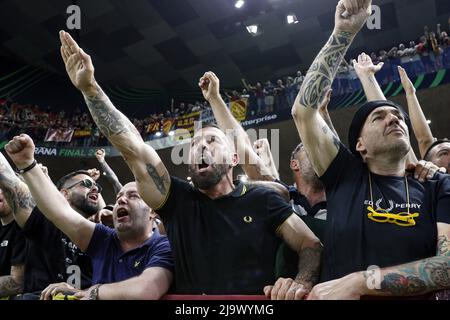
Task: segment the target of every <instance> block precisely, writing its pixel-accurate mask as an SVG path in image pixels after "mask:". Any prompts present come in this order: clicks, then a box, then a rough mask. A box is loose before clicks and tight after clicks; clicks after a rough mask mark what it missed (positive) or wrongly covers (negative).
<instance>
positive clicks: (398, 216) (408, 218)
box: [367, 171, 419, 227]
mask: <svg viewBox="0 0 450 320" xmlns="http://www.w3.org/2000/svg"><path fill="white" fill-rule="evenodd" d="M405 189H406V202H407V204H406V209H407V212H400V213H389V212H386V211H388V210H389V209H388V210H383V209H381V208H380V209H377V210H383V211H385V212H377V210H375V209H374V208H373V205H374V202H373V192H372V175H371V173H370V171H369V190H370V201H371V203H372V205H369V206H367V211H368V213H367V217H368V218H369V219H370V220H372V221H375V222H378V223H385V222H388V223H395V224H396V225H398V226H402V227H410V226H414V225H416V221H415V220H414V218H417V217H418V216H419V213H418V212H416V213H409V207H410V202H409V188H408V179H407V178H406V175H405ZM377 206H378V205H377Z"/></svg>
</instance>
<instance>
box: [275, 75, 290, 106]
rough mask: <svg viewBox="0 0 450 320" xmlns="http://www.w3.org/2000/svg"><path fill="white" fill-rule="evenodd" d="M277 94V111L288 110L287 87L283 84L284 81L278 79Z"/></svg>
mask: <svg viewBox="0 0 450 320" xmlns="http://www.w3.org/2000/svg"><path fill="white" fill-rule="evenodd" d="M274 92H275V109H276V110H281V109H284V108H287V105H288V104H287V97H286V87H285V86H284V84H283V80H281V79H278V80H277V85H276V86H275V88H274Z"/></svg>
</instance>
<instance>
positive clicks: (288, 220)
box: [60, 31, 321, 299]
mask: <svg viewBox="0 0 450 320" xmlns="http://www.w3.org/2000/svg"><path fill="white" fill-rule="evenodd" d="M60 37H61V44H62V47H61V54H62V57H63V60H64V63H65V65H66V71H67V73H68V75H69V78H70V80H71V81H72V83H73V84H74V86H75V87H76V88H77V89H79V90H80V91H81V92H82V93H83V95H84V97H85V101H86V103H87V106H88V108H89V111H90V112H91V114H92V117H93V119H94V121H95V122H96V124H97V126H98V127H99V128H100V130H101V131H102V132H103V134H104V135H105V136H106V137H107V138H108V140H109V141H110V142H111V143H112V144H113V145H114V146H115V147H116V148H117V149H118V150H119V151H120V152H121V154H122V156H123V157H124V159H125V161H126V162H127V164H128V166H129V167H130V169H131V171H132V172H133V174H134V176H135V179H136V183H137V187H138V190H139V193H140V195H141V196H142V198H143V199H144V201H145V202H146V203H147V204H148V205H149V206H150V207H151V208H153V209H154V210H155V211H156V212H158V213H159V214H160V216H161V218H162V219H163V220H164V224H165V226H166V229H167V236H168V238H169V241H170V243H171V246H172V251H173V256H174V260H175V290H176V292H177V293H183V294H189V293H191V294H202V293H206V294H255V293H262V292H263V288H264V287H265V286H267V287H266V288H265V289H264V290H265V293H266V295H267V296H270V297H271V298H273V299H276V298H278V299H294V298H297V299H300V298H302V297H303V296H304V294H305V293H306V292H308V291H309V290H310V288H311V286H313V285H314V283H315V282H316V281H317V275H318V274H317V271H318V268H319V263H320V254H321V244H320V241H319V240H318V239H317V237H315V236H314V234H313V233H312V232H311V231H310V230H309V229H308V228H307V227H306V226H305V224H304V223H303V222H302V221H301V219H300V218H299V217H297V216H296V215H295V214H292V210H291V208H290V206H289V205H288V204H287V203H286V202H285V201H284V200H283V199H282V198H281V197H280V196H279V195H278V194H277V193H276V192H274V191H271V190H269V189H261V188H258V187H253V188H247V186H245V185H243V184H234V183H233V182H232V172H233V167H235V166H236V165H237V164H238V161H239V159H238V156H237V154H236V153H235V152H234V150H233V149H232V147H231V146H232V143H230V142H229V141H228V139H227V137H226V136H225V134H224V133H223V132H222V131H221V130H219V129H217V128H213V127H208V128H204V129H202V130H199V131H198V132H197V133H196V134H195V136H194V137H193V139H192V144H191V150H190V157H189V158H190V159H191V161H190V170H191V176H192V182H193V184H194V186H195V187H193V186H191V185H190V184H189V183H187V182H186V181H182V180H180V179H177V178H174V177H171V176H170V175H169V173H168V171H167V169H166V167H165V165H164V163H163V162H162V161H161V159H160V158H159V156H158V154H157V153H156V151H155V150H154V149H153V148H152V147H151V146H150V145H148V144H146V143H145V142H144V141H143V139H142V137H141V135H140V134H139V132H137V130H136V128H135V127H134V126H133V124H132V123H131V122H130V121H129V120H128V119H127V118H126V117H125V116H124V115H123V114H122V113H121V112H120V111H119V110H117V109H116V108H115V106H114V105H113V104H112V103H111V101H110V100H109V99H108V97H107V96H106V95H105V93H104V92H103V91H102V89H101V88H100V86H99V85H98V84H97V82H96V81H95V78H94V67H93V64H92V61H91V58H90V56H89V55H87V54H86V53H84V51H83V50H82V49H81V48H80V47H79V46H78V44H77V43H76V42H75V41H74V40H73V39H72V37H71V36H70V35H69V34H68V33H65V32H63V31H61V33H60ZM203 85H207V83H206V82H203V83H201V86H203ZM279 237H280V238H282V239H283V240H284V241H286V242H287V243H289V244H290V245H291V246H292V247H293V248H294V249H295V250H296V252H298V254H299V260H300V264H299V272H298V275H297V277H296V278H295V280H293V279H279V280H276V279H275V277H274V275H273V273H274V272H273V269H274V266H275V256H276V248H277V244H278V241H279ZM275 281H276V283H275V285H274V286H273V287H272V286H271V285H273V284H274V282H275Z"/></svg>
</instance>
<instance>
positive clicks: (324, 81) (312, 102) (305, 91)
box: [300, 31, 353, 109]
mask: <svg viewBox="0 0 450 320" xmlns="http://www.w3.org/2000/svg"><path fill="white" fill-rule="evenodd" d="M352 39H353V35H352V34H351V33H349V32H343V31H339V32H337V33H335V34H334V33H333V34H332V36H331V37H330V39H329V40H328V42H327V43H326V44H325V46H324V47H323V48H322V50H321V51H320V52H319V54H318V55H317V57H316V59H315V60H314V62H313V64H312V65H311V67H310V68H309V70H308V73H307V75H306V77H305V80H304V81H303V85H302V87H301V89H300V103H301V104H302V105H303V106H305V107H307V108H313V109H317V108H318V106H319V104H320V101H322V99H323V95H324V94H325V92H326V90H327V88H329V87H330V86H331V83H332V82H333V79H334V76H335V75H336V72H337V69H338V67H339V65H340V64H341V61H342V59H343V58H344V55H345V53H346V52H347V49H348V47H349V46H350V44H351V42H352Z"/></svg>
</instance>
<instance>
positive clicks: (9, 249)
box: [0, 220, 25, 277]
mask: <svg viewBox="0 0 450 320" xmlns="http://www.w3.org/2000/svg"><path fill="white" fill-rule="evenodd" d="M24 264H25V237H24V236H23V234H22V231H21V230H20V227H19V226H18V225H17V223H16V222H15V221H14V220H13V221H11V222H10V223H8V224H7V225H4V226H3V225H0V277H1V276H9V275H10V274H11V266H18V265H24Z"/></svg>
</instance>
